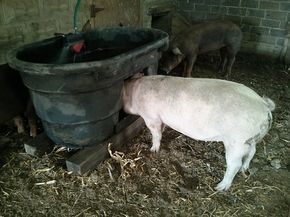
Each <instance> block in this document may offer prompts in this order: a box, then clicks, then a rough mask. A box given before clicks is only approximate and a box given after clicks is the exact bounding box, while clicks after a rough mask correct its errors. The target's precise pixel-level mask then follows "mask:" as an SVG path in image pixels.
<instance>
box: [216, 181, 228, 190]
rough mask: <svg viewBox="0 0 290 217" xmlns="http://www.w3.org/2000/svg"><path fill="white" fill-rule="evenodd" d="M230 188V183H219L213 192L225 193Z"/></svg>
mask: <svg viewBox="0 0 290 217" xmlns="http://www.w3.org/2000/svg"><path fill="white" fill-rule="evenodd" d="M230 187H231V183H226V182H223V181H222V182H220V183H219V184H218V185H217V186H216V187H215V190H217V191H226V190H228V189H229V188H230Z"/></svg>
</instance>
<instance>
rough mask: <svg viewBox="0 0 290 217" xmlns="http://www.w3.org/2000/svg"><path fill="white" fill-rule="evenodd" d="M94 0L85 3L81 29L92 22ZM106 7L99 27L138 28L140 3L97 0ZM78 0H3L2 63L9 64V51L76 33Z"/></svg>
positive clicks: (0, 9)
mask: <svg viewBox="0 0 290 217" xmlns="http://www.w3.org/2000/svg"><path fill="white" fill-rule="evenodd" d="M91 2H92V1H91V0H89V1H87V0H86V1H85V0H82V1H81V5H80V10H79V13H78V16H77V21H78V22H77V26H78V27H79V29H81V27H82V25H83V24H84V23H85V22H86V20H88V19H89V16H90V7H89V6H90V4H91ZM95 2H96V4H98V5H102V6H104V7H105V10H104V11H101V12H99V13H98V14H97V16H96V19H95V24H96V26H98V27H99V26H117V25H119V24H120V23H122V25H125V26H138V25H141V23H140V2H139V1H138V0H126V1H123V0H96V1H95ZM75 4H76V0H69V1H63V0H23V1H17V0H0V64H3V63H5V62H6V53H7V51H8V50H9V49H11V48H12V47H15V46H20V45H22V44H26V43H30V42H34V41H38V40H41V39H44V38H49V37H52V36H53V35H54V33H56V32H61V33H68V32H72V31H73V11H74V7H75Z"/></svg>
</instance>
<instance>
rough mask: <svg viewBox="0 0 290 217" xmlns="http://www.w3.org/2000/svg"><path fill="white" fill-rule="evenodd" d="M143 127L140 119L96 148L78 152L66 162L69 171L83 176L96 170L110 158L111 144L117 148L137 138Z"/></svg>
mask: <svg viewBox="0 0 290 217" xmlns="http://www.w3.org/2000/svg"><path fill="white" fill-rule="evenodd" d="M143 126H144V121H143V119H142V118H141V117H140V118H138V119H137V120H136V121H134V122H133V123H131V124H130V125H128V126H127V127H126V128H124V129H122V130H121V131H120V132H118V133H116V134H115V135H113V136H112V137H111V138H109V139H108V140H106V141H105V142H103V143H101V144H98V145H96V146H95V147H90V148H86V149H83V150H80V151H78V152H77V153H76V154H74V155H73V156H71V157H70V158H69V159H68V160H66V166H67V170H68V171H72V172H73V173H75V174H79V175H83V174H84V173H86V172H88V171H90V170H92V169H94V168H95V167H96V166H97V165H98V164H99V163H100V162H101V161H103V160H105V159H106V158H107V157H108V156H109V153H108V150H107V146H108V144H109V143H111V144H112V147H114V148H116V147H118V146H120V145H122V144H124V143H126V142H127V141H129V140H130V139H132V138H133V137H135V136H136V135H137V134H138V133H139V132H140V130H141V129H142V127H143Z"/></svg>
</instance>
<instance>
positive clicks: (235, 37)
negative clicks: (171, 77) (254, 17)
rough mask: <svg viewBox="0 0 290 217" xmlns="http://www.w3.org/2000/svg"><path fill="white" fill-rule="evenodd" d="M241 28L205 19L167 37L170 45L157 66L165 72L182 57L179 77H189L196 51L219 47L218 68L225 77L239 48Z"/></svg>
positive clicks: (232, 24) (229, 71)
mask: <svg viewBox="0 0 290 217" xmlns="http://www.w3.org/2000/svg"><path fill="white" fill-rule="evenodd" d="M242 37H243V36H242V31H241V30H240V28H239V27H238V26H237V25H236V24H234V23H232V22H230V21H208V22H204V23H199V24H195V25H193V26H191V27H189V28H188V29H186V30H185V31H182V32H180V33H179V34H178V35H177V36H176V37H174V38H173V39H172V40H171V43H170V48H169V50H168V51H167V52H165V53H164V56H163V57H162V58H161V60H160V69H161V70H163V71H165V72H167V73H169V72H170V70H172V69H173V68H174V67H175V66H176V65H177V64H179V63H180V62H181V61H182V60H184V72H183V76H187V77H190V76H191V71H192V68H193V65H194V63H195V60H196V58H197V55H198V54H202V53H205V52H208V51H213V50H218V49H219V50H220V54H221V63H220V66H219V70H220V71H221V72H223V73H225V76H226V77H228V76H229V75H230V74H231V69H232V65H233V63H234V61H235V55H236V54H237V52H238V51H239V49H240V45H241V41H242Z"/></svg>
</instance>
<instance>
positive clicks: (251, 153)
mask: <svg viewBox="0 0 290 217" xmlns="http://www.w3.org/2000/svg"><path fill="white" fill-rule="evenodd" d="M245 145H247V146H248V153H247V154H246V155H245V156H244V159H243V165H242V167H241V169H240V170H241V172H245V171H247V170H248V169H249V166H250V162H251V160H252V159H253V157H254V155H255V153H256V143H255V142H252V143H246V144H245Z"/></svg>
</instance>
